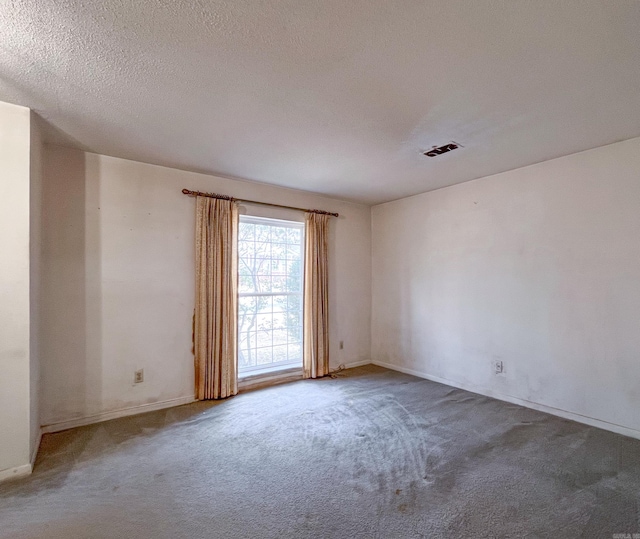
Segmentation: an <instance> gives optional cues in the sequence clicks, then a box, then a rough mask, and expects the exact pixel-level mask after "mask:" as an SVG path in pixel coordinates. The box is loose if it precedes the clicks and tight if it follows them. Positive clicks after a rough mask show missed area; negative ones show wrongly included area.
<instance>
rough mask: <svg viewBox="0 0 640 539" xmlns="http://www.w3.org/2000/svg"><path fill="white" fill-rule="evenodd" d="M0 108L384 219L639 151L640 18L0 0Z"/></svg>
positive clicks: (246, 0) (292, 0)
mask: <svg viewBox="0 0 640 539" xmlns="http://www.w3.org/2000/svg"><path fill="white" fill-rule="evenodd" d="M0 100H4V101H9V102H12V103H17V104H21V105H26V106H29V107H31V108H33V109H34V110H35V111H36V112H38V113H39V114H40V115H41V116H42V117H44V118H45V120H47V122H48V124H49V126H50V128H49V129H48V131H47V138H48V139H49V140H50V141H52V142H56V143H61V144H66V145H73V146H77V147H80V148H83V149H87V150H90V151H94V152H98V153H102V154H107V155H114V156H119V157H125V158H130V159H135V160H138V161H145V162H149V163H157V164H162V165H167V166H172V167H177V168H184V169H188V170H196V171H202V172H210V173H217V174H220V175H224V176H229V177H238V178H245V179H249V180H256V181H261V182H268V183H272V184H277V185H283V186H288V187H294V188H299V189H305V190H310V191H316V192H320V193H324V194H327V195H331V196H336V197H340V198H344V199H349V200H355V201H360V202H366V203H377V202H382V201H387V200H392V199H395V198H400V197H403V196H407V195H412V194H415V193H420V192H424V191H428V190H431V189H435V188H438V187H443V186H446V185H452V184H455V183H459V182H463V181H467V180H471V179H474V178H478V177H481V176H485V175H488V174H493V173H497V172H501V171H504V170H509V169H512V168H517V167H520V166H524V165H528V164H531V163H535V162H538V161H543V160H546V159H550V158H553V157H557V156H560V155H566V154H569V153H573V152H576V151H580V150H585V149H588V148H592V147H595V146H600V145H603V144H608V143H611V142H615V141H618V140H622V139H626V138H631V137H635V136H639V135H640V2H639V1H637V0H615V1H612V0H597V1H596V0H536V1H531V0H504V1H496V0H473V1H470V0H446V1H438V2H434V1H426V0H404V1H403V0H388V1H385V0H348V1H345V0H322V1H319V0H229V1H225V0H165V1H152V0H136V1H133V2H131V1H129V0H103V1H94V2H92V1H83V0H77V1H73V0H57V1H55V0H0ZM450 140H455V141H457V142H459V143H461V144H462V145H463V146H464V148H463V149H461V150H457V151H455V152H452V153H450V154H447V155H444V156H442V157H439V158H435V159H430V158H427V157H423V156H421V154H420V150H424V149H428V148H429V147H431V146H433V145H440V144H444V143H446V142H449V141H450Z"/></svg>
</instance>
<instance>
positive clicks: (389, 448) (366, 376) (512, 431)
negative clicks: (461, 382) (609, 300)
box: [0, 366, 640, 539]
mask: <svg viewBox="0 0 640 539" xmlns="http://www.w3.org/2000/svg"><path fill="white" fill-rule="evenodd" d="M639 505H640V441H637V440H633V439H630V438H625V437H623V436H619V435H616V434H612V433H609V432H606V431H603V430H599V429H595V428H591V427H587V426H584V425H580V424H578V423H573V422H571V421H565V420H562V419H558V418H556V417H553V416H550V415H546V414H543V413H540V412H535V411H532V410H528V409H526V408H522V407H519V406H515V405H511V404H507V403H504V402H500V401H496V400H493V399H490V398H486V397H481V396H479V395H475V394H472V393H468V392H465V391H461V390H457V389H452V388H450V387H448V386H444V385H440V384H436V383H433V382H429V381H426V380H422V379H419V378H414V377H412V376H408V375H404V374H400V373H396V372H392V371H388V370H385V369H382V368H378V367H373V366H369V367H361V368H358V369H352V370H350V371H346V373H344V374H343V375H342V376H341V377H340V378H338V379H334V380H332V379H323V380H318V381H303V382H294V383H291V384H287V385H282V386H277V387H272V388H268V389H262V390H259V391H254V392H249V393H245V394H241V395H238V396H237V397H234V398H232V399H229V400H228V401H224V402H221V403H217V404H211V403H197V404H193V405H187V406H181V407H179V408H173V409H170V410H166V411H159V412H152V413H148V414H144V415H139V416H134V417H129V418H124V419H118V420H114V421H109V422H105V423H100V424H97V425H92V426H89V427H83V428H78V429H74V430H70V431H66V432H61V433H57V434H51V435H47V436H45V437H44V438H43V441H42V447H41V450H40V454H39V457H38V461H37V464H36V468H35V471H34V474H33V475H32V476H31V477H29V478H27V479H24V480H16V481H13V482H10V483H4V484H2V485H0V537H2V538H9V537H11V538H27V537H29V538H31V537H43V538H51V539H56V538H65V539H69V538H71V539H73V538H103V537H104V538H107V537H108V538H123V539H124V538H127V539H129V538H132V539H133V538H136V539H142V538H156V539H159V538H171V539H175V538H288V537H294V538H305V537H309V538H311V537H312V538H367V539H369V538H405V537H407V538H413V537H428V538H434V537H465V538H466V537H473V538H480V537H546V538H574V537H603V538H613V537H614V534H633V533H640V520H639V517H640V511H639ZM631 536H632V535H630V537H631Z"/></svg>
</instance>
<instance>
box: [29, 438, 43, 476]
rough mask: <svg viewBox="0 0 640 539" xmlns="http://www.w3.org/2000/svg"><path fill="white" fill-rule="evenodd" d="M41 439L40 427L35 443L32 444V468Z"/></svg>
mask: <svg viewBox="0 0 640 539" xmlns="http://www.w3.org/2000/svg"><path fill="white" fill-rule="evenodd" d="M41 441H42V427H40V429H39V430H38V439H37V440H36V444H35V445H34V446H33V451H32V452H31V460H30V461H29V462H30V463H31V469H32V470H33V465H34V464H35V463H36V457H37V456H38V449H40V442H41Z"/></svg>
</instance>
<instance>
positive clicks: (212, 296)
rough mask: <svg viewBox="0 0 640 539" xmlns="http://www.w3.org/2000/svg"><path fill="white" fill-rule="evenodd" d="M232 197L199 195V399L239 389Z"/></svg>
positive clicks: (196, 332) (196, 322)
mask: <svg viewBox="0 0 640 539" xmlns="http://www.w3.org/2000/svg"><path fill="white" fill-rule="evenodd" d="M237 232H238V210H237V204H236V203H235V202H233V201H232V200H224V199H218V198H211V197H202V196H199V197H197V199H196V310H195V320H194V325H195V327H194V350H195V368H196V398H197V399H200V400H204V399H224V398H225V397H229V396H231V395H235V394H236V393H237V392H238V375H237V356H236V346H237V345H236V342H237V340H236V335H237V317H236V311H237V286H238V283H237V279H238V271H237V264H238V263H237V258H238V257H237V244H236V243H237V237H238V234H237Z"/></svg>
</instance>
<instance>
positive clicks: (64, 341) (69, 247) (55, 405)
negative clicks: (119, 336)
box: [41, 152, 102, 425]
mask: <svg viewBox="0 0 640 539" xmlns="http://www.w3.org/2000/svg"><path fill="white" fill-rule="evenodd" d="M45 159H46V165H45V167H44V181H43V193H42V197H43V229H44V230H43V268H44V275H43V283H42V284H43V289H42V320H41V323H42V351H43V357H42V364H41V378H42V386H41V387H42V402H41V410H42V413H41V423H42V424H43V425H48V424H51V423H55V422H57V421H61V420H68V419H71V418H74V417H83V416H86V415H90V414H92V413H96V411H95V410H92V409H91V404H90V403H91V402H98V403H99V402H100V401H101V400H102V399H101V394H102V320H101V316H102V315H101V312H102V309H101V301H102V300H101V298H102V291H101V281H102V277H101V255H100V253H101V248H100V212H99V211H93V210H94V209H96V208H99V206H100V202H99V198H100V192H99V184H97V182H96V183H95V184H94V185H90V184H89V182H87V177H88V175H87V163H86V158H85V154H84V153H83V152H64V153H60V152H45ZM97 411H99V410H97Z"/></svg>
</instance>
